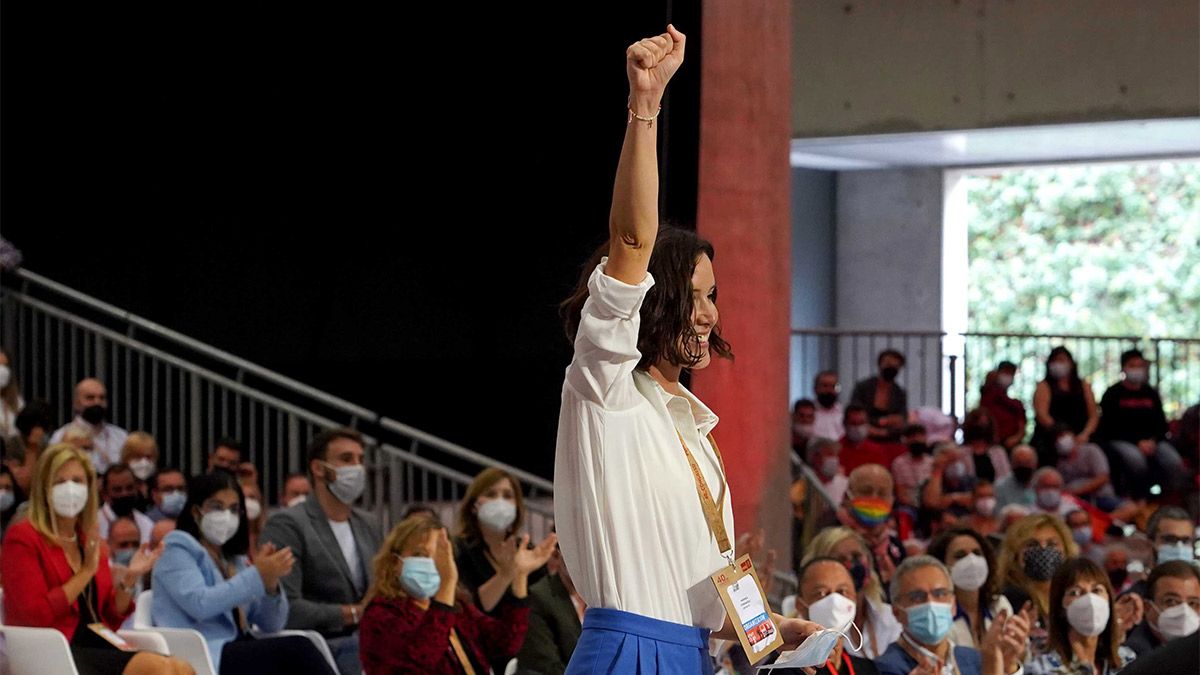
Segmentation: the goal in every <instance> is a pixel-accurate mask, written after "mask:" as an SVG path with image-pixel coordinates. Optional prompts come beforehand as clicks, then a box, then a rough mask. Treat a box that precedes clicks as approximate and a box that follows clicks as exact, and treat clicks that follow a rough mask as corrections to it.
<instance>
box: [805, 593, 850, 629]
mask: <svg viewBox="0 0 1200 675" xmlns="http://www.w3.org/2000/svg"><path fill="white" fill-rule="evenodd" d="M857 609H858V605H857V604H855V602H854V601H853V600H851V599H850V598H847V597H846V596H844V595H842V594H841V593H830V594H829V595H827V596H825V597H823V598H821V599H820V600H818V601H816V602H814V603H813V604H811V605H809V606H808V620H809V621H815V622H816V623H819V624H821V625H822V626H824V627H826V628H829V629H831V630H835V631H838V632H844V631H846V630H849V628H850V622H851V621H853V620H854V614H855V611H856V610H857Z"/></svg>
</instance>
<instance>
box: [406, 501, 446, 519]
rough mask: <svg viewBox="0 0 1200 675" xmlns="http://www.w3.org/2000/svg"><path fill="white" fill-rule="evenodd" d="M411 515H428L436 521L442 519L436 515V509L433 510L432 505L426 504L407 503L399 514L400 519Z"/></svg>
mask: <svg viewBox="0 0 1200 675" xmlns="http://www.w3.org/2000/svg"><path fill="white" fill-rule="evenodd" d="M413 516H429V517H430V518H433V519H434V520H436V521H438V522H441V520H442V519H441V518H439V517H438V514H437V511H434V510H433V507H432V506H429V505H428V504H409V505H408V508H406V509H404V513H403V514H402V515H401V516H400V520H408V519H409V518H411V517H413Z"/></svg>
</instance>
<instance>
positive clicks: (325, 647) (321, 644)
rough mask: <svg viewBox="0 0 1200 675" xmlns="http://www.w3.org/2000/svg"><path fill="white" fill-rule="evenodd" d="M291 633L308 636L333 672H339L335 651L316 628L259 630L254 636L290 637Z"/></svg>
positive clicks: (261, 637) (265, 637) (266, 637)
mask: <svg viewBox="0 0 1200 675" xmlns="http://www.w3.org/2000/svg"><path fill="white" fill-rule="evenodd" d="M289 635H296V636H300V637H306V638H308V639H309V640H310V641H311V642H312V643H313V646H314V647H316V648H317V651H319V652H321V655H322V656H324V657H325V660H326V661H328V662H329V667H330V668H332V669H333V672H335V673H336V672H338V667H337V661H334V660H333V652H332V651H330V650H329V643H327V642H325V636H324V635H321V634H320V633H318V632H317V631H315V630H287V629H284V630H281V631H279V632H276V633H262V632H258V631H255V632H254V637H257V638H260V639H269V638H274V637H288V636H289Z"/></svg>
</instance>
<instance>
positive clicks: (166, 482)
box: [146, 469, 187, 523]
mask: <svg viewBox="0 0 1200 675" xmlns="http://www.w3.org/2000/svg"><path fill="white" fill-rule="evenodd" d="M150 500H151V501H152V502H153V504H154V505H153V506H151V507H150V510H149V511H147V512H146V516H147V517H149V518H150V520H153V521H154V522H156V523H157V522H158V521H160V520H165V519H167V518H171V519H174V518H178V517H179V514H180V513H181V512H182V511H183V504H184V502H186V501H187V480H185V479H184V477H183V472H182V471H180V470H179V469H163V470H162V471H159V472H158V473H156V474H154V475H153V476H151V477H150Z"/></svg>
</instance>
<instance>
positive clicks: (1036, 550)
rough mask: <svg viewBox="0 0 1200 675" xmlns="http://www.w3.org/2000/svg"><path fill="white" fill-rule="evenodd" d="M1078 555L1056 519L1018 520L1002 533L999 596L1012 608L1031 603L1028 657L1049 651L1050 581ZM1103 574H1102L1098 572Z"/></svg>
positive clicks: (1072, 542) (1043, 516)
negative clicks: (1070, 559) (1032, 619)
mask: <svg viewBox="0 0 1200 675" xmlns="http://www.w3.org/2000/svg"><path fill="white" fill-rule="evenodd" d="M1077 554H1078V548H1077V547H1076V546H1075V542H1074V540H1072V539H1071V533H1070V532H1068V531H1067V527H1066V525H1064V524H1063V522H1062V521H1061V520H1059V519H1058V518H1057V517H1055V516H1051V515H1046V514H1039V515H1031V516H1026V517H1025V518H1022V519H1021V520H1018V521H1017V522H1015V523H1013V524H1012V526H1010V527H1009V528H1008V531H1007V532H1005V533H1004V545H1003V546H1002V547H1001V549H1000V560H999V580H1000V583H1001V593H1003V594H1004V597H1006V598H1008V604H1009V605H1010V606H1012V607H1025V603H1027V602H1031V601H1032V602H1033V609H1034V610H1035V611H1036V615H1035V617H1034V618H1035V624H1034V626H1031V627H1030V639H1031V641H1032V645H1031V647H1030V649H1031V652H1030V654H1031V655H1033V656H1037V655H1040V654H1042V653H1044V652H1045V651H1046V650H1047V649H1049V643H1048V642H1047V635H1048V634H1047V632H1046V631H1047V629H1048V627H1049V625H1050V624H1049V617H1050V614H1051V610H1052V608H1051V606H1050V580H1051V579H1053V578H1054V573H1055V572H1057V571H1058V568H1059V567H1060V566H1062V564H1063V561H1064V560H1066V559H1068V558H1073V557H1075V556H1076V555H1077ZM1101 574H1103V572H1101Z"/></svg>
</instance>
